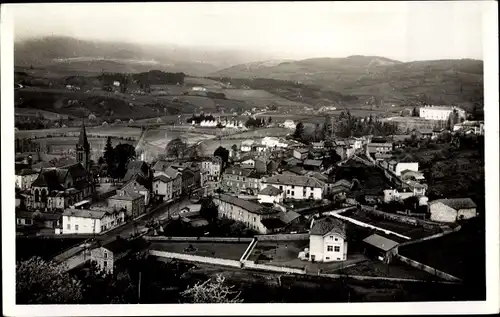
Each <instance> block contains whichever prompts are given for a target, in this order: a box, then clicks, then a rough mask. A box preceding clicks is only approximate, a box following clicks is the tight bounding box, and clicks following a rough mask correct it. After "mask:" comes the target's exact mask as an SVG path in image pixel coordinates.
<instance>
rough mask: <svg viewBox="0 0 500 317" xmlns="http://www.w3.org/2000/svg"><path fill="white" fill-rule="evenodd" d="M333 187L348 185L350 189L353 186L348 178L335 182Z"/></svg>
mask: <svg viewBox="0 0 500 317" xmlns="http://www.w3.org/2000/svg"><path fill="white" fill-rule="evenodd" d="M332 187H346V188H348V189H350V188H351V187H352V183H351V182H350V181H348V180H345V179H340V180H338V181H336V182H335V183H333V185H332Z"/></svg>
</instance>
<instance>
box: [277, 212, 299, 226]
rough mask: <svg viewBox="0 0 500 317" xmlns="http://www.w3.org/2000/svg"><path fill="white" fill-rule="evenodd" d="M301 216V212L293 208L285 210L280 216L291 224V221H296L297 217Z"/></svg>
mask: <svg viewBox="0 0 500 317" xmlns="http://www.w3.org/2000/svg"><path fill="white" fill-rule="evenodd" d="M299 217H300V214H299V213H296V212H295V211H293V210H290V211H285V212H283V211H282V212H280V213H279V218H280V219H281V221H283V222H284V223H286V224H289V223H290V222H292V221H294V220H295V219H297V218H299Z"/></svg>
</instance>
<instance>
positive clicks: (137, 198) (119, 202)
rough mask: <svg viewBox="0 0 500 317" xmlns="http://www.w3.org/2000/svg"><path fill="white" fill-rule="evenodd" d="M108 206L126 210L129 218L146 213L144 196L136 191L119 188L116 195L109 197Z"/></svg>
mask: <svg viewBox="0 0 500 317" xmlns="http://www.w3.org/2000/svg"><path fill="white" fill-rule="evenodd" d="M108 207H111V208H114V209H117V210H121V209H124V210H125V214H126V216H127V217H128V218H132V219H133V218H136V217H137V216H140V215H142V214H143V213H144V211H145V208H144V197H143V196H142V195H141V194H138V193H134V192H126V191H124V190H117V191H116V195H114V196H111V197H109V198H108Z"/></svg>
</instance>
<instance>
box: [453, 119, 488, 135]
mask: <svg viewBox="0 0 500 317" xmlns="http://www.w3.org/2000/svg"><path fill="white" fill-rule="evenodd" d="M469 130H470V131H472V133H474V134H477V135H484V122H483V121H464V122H462V123H457V124H455V125H454V126H453V132H457V131H469Z"/></svg>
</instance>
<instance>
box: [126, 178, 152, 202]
mask: <svg viewBox="0 0 500 317" xmlns="http://www.w3.org/2000/svg"><path fill="white" fill-rule="evenodd" d="M121 190H124V191H126V192H128V193H136V194H140V195H142V196H143V197H144V205H145V206H147V205H149V201H150V198H151V192H150V190H149V189H147V188H146V187H145V186H144V185H141V184H140V183H139V182H138V180H136V179H131V180H130V181H129V182H128V183H126V184H124V185H123V186H122V188H121Z"/></svg>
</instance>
